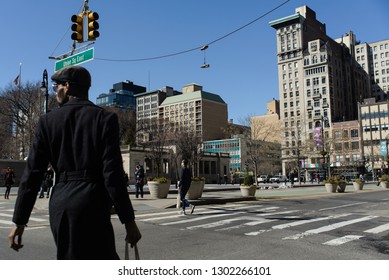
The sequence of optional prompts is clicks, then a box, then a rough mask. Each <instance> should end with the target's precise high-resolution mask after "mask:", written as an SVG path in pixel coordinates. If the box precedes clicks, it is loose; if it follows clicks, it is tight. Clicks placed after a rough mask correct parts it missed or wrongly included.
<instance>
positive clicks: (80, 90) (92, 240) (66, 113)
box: [9, 66, 141, 259]
mask: <svg viewBox="0 0 389 280" xmlns="http://www.w3.org/2000/svg"><path fill="white" fill-rule="evenodd" d="M51 79H52V80H53V81H54V82H55V83H56V84H54V86H53V87H54V90H55V91H56V98H57V101H58V103H59V105H60V107H59V108H58V109H56V110H53V111H51V112H49V113H47V114H45V115H43V116H42V117H41V118H40V120H39V122H38V125H37V129H36V132H35V137H34V141H33V144H32V147H31V149H30V154H29V156H28V159H27V165H26V168H25V170H24V174H23V176H22V179H21V182H20V187H19V192H18V197H17V200H16V204H15V211H14V216H13V219H12V220H13V222H14V223H15V226H14V228H13V229H12V230H11V232H10V234H9V245H10V247H11V248H13V249H14V250H16V251H18V250H19V249H20V248H22V247H23V245H22V244H21V243H22V240H21V239H22V235H23V231H24V227H25V225H26V224H27V222H28V220H29V217H30V214H31V211H32V209H33V206H34V204H35V200H36V197H37V193H38V191H39V187H40V185H41V183H42V180H43V176H44V173H45V171H46V169H47V166H48V164H49V163H50V164H51V165H52V167H53V169H54V171H55V174H56V180H55V181H56V182H55V185H54V187H53V188H52V191H51V198H50V202H49V214H50V226H51V231H52V233H53V236H54V240H55V243H56V245H57V258H58V259H119V256H118V254H117V253H116V248H115V237H114V232H113V228H112V224H111V220H110V210H111V208H112V205H113V206H114V207H115V210H116V213H117V214H118V216H119V219H120V221H121V222H122V223H123V224H124V225H125V228H126V232H127V235H126V240H127V242H128V243H130V244H131V246H134V245H135V244H136V243H137V242H138V241H139V240H140V238H141V234H140V232H139V229H138V227H137V225H136V223H135V216H134V210H133V208H132V204H131V201H130V199H129V196H128V192H127V188H126V185H125V182H124V179H123V178H124V173H123V163H122V157H121V153H120V145H119V124H118V118H117V116H116V114H114V113H111V112H108V111H106V110H104V109H102V108H100V107H97V106H95V105H94V104H93V103H92V102H90V101H89V100H88V91H89V87H90V85H91V76H90V74H89V72H88V71H87V70H86V69H85V68H83V67H79V66H70V67H66V68H63V69H61V70H59V71H57V72H56V73H54V75H53V76H52V77H51ZM15 239H17V241H15Z"/></svg>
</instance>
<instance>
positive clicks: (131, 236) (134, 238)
mask: <svg viewBox="0 0 389 280" xmlns="http://www.w3.org/2000/svg"><path fill="white" fill-rule="evenodd" d="M125 226H126V232H127V235H126V241H127V242H128V243H130V244H131V248H132V247H134V246H135V245H136V243H138V241H139V240H140V239H141V238H142V234H141V233H140V231H139V229H138V226H137V225H136V223H135V221H131V222H128V223H125Z"/></svg>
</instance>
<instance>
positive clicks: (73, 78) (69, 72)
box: [51, 66, 92, 87]
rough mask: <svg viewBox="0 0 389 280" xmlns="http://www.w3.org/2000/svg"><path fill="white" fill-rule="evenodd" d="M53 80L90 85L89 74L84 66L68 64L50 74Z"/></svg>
mask: <svg viewBox="0 0 389 280" xmlns="http://www.w3.org/2000/svg"><path fill="white" fill-rule="evenodd" d="M51 80H53V81H55V82H69V83H71V84H76V85H80V86H84V87H90V86H91V80H92V79H91V75H90V73H89V72H88V70H86V69H85V68H84V67H81V66H68V67H65V68H62V69H60V70H58V71H57V72H55V73H54V74H53V75H52V76H51Z"/></svg>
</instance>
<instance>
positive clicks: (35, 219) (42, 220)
mask: <svg viewBox="0 0 389 280" xmlns="http://www.w3.org/2000/svg"><path fill="white" fill-rule="evenodd" d="M0 216H1V217H9V218H11V219H12V217H13V215H11V214H4V213H0ZM29 220H30V221H34V222H47V219H41V218H35V217H30V219H29Z"/></svg>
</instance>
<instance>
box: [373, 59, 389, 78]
mask: <svg viewBox="0 0 389 280" xmlns="http://www.w3.org/2000/svg"><path fill="white" fill-rule="evenodd" d="M388 61H389V60H388ZM387 65H389V63H388V64H387ZM374 74H375V75H376V76H379V75H380V70H375V72H374ZM385 74H389V68H386V69H381V75H385Z"/></svg>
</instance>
